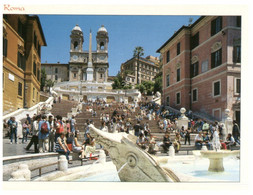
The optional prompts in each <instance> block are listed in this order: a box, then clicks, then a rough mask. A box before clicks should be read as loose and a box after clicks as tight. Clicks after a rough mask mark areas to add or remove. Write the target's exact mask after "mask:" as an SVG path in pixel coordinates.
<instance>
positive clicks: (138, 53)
mask: <svg viewBox="0 0 253 195" xmlns="http://www.w3.org/2000/svg"><path fill="white" fill-rule="evenodd" d="M143 55H144V49H143V48H142V47H141V46H137V47H135V49H134V57H137V85H138V84H139V68H140V67H139V60H140V56H143Z"/></svg>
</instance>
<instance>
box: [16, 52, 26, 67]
mask: <svg viewBox="0 0 253 195" xmlns="http://www.w3.org/2000/svg"><path fill="white" fill-rule="evenodd" d="M17 65H18V67H19V68H21V69H22V70H25V55H23V54H21V53H20V52H18V64H17Z"/></svg>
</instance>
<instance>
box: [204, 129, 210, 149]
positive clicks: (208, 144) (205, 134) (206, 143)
mask: <svg viewBox="0 0 253 195" xmlns="http://www.w3.org/2000/svg"><path fill="white" fill-rule="evenodd" d="M202 144H205V145H206V146H207V148H208V150H210V149H211V144H210V138H209V136H208V133H207V132H204V133H203V142H202Z"/></svg>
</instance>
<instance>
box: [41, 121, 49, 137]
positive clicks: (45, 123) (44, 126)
mask: <svg viewBox="0 0 253 195" xmlns="http://www.w3.org/2000/svg"><path fill="white" fill-rule="evenodd" d="M41 133H42V134H46V133H48V128H47V122H44V123H42V125H41Z"/></svg>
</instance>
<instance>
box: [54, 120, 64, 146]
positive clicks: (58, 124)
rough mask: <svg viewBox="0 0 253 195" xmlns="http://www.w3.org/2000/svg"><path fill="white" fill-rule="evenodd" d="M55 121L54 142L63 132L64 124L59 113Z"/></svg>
mask: <svg viewBox="0 0 253 195" xmlns="http://www.w3.org/2000/svg"><path fill="white" fill-rule="evenodd" d="M56 120H57V121H56V122H55V129H56V132H55V142H56V140H57V138H58V137H59V136H60V134H61V133H64V126H63V122H62V117H61V116H60V115H57V116H56Z"/></svg>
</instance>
